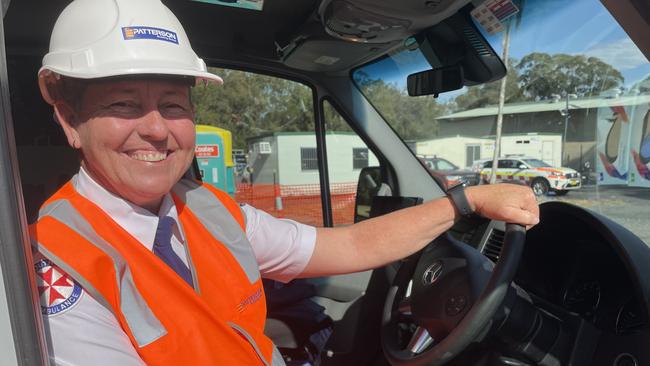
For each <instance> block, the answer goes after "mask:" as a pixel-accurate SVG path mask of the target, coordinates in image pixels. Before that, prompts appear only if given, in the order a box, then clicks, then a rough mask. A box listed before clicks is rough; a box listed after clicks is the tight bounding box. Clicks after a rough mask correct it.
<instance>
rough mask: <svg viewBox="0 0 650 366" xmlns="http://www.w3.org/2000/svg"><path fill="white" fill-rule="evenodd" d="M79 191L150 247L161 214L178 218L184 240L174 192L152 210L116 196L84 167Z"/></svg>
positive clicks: (176, 232)
mask: <svg viewBox="0 0 650 366" xmlns="http://www.w3.org/2000/svg"><path fill="white" fill-rule="evenodd" d="M72 182H73V185H74V188H75V189H76V190H77V192H78V193H79V194H80V195H82V196H83V197H85V198H87V199H88V200H90V201H92V202H94V203H95V204H96V205H97V206H99V207H100V208H101V209H102V210H103V211H104V212H106V213H107V214H108V215H109V216H110V217H111V218H112V219H113V220H114V221H115V222H116V223H117V224H118V225H120V226H121V227H122V228H123V229H124V230H126V231H127V232H128V233H129V234H131V235H132V236H133V237H134V238H135V239H137V240H138V241H139V242H140V243H142V245H144V246H145V247H146V248H147V249H149V250H152V248H153V240H154V237H155V236H156V228H157V227H158V220H159V218H160V217H163V216H169V217H171V218H173V219H174V222H175V225H174V229H173V235H174V237H175V238H176V240H178V241H179V242H180V243H183V233H182V229H181V228H180V226H179V225H178V224H177V223H178V211H176V205H175V204H174V200H173V199H172V197H171V195H170V194H169V193H167V194H166V195H165V196H164V197H163V201H162V203H161V205H160V210H159V212H158V215H155V214H153V213H151V212H150V211H149V210H147V209H144V208H142V207H140V206H137V205H134V204H133V203H131V202H129V201H127V200H125V199H123V198H121V197H119V196H116V195H115V194H113V193H111V192H109V191H108V190H106V188H104V187H102V186H101V185H100V184H99V183H97V182H96V181H95V180H94V179H93V178H92V177H91V176H90V175H89V174H88V173H87V172H86V171H85V170H84V168H83V167H82V168H81V169H79V174H77V175H76V176H75V177H74V178H73V180H72Z"/></svg>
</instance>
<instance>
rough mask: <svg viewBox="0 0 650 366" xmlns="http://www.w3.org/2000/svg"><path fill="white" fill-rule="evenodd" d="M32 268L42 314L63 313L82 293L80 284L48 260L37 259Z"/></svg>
mask: <svg viewBox="0 0 650 366" xmlns="http://www.w3.org/2000/svg"><path fill="white" fill-rule="evenodd" d="M34 268H35V269H36V280H37V284H38V293H39V295H40V300H41V311H42V312H43V314H44V315H56V314H60V313H63V312H65V311H67V310H69V309H71V308H72V307H73V306H74V305H75V304H76V303H77V302H78V301H79V299H80V298H81V295H82V294H83V289H82V288H81V286H79V284H78V283H77V282H75V280H73V279H72V278H71V277H70V276H68V275H67V274H66V273H65V272H63V271H62V270H61V269H59V268H58V267H57V266H55V265H53V264H52V263H51V262H50V261H49V260H47V259H41V260H39V261H37V262H36V263H35V264H34Z"/></svg>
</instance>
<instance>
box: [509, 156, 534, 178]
mask: <svg viewBox="0 0 650 366" xmlns="http://www.w3.org/2000/svg"><path fill="white" fill-rule="evenodd" d="M513 165H514V167H513V169H514V172H513V174H512V181H513V182H515V183H520V184H526V180H527V179H528V180H530V175H531V174H530V167H529V166H528V165H527V164H526V163H524V162H523V161H522V160H513Z"/></svg>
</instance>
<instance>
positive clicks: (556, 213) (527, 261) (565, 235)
mask: <svg viewBox="0 0 650 366" xmlns="http://www.w3.org/2000/svg"><path fill="white" fill-rule="evenodd" d="M567 207H570V209H567ZM540 210H541V212H540V215H541V216H542V217H541V223H540V224H539V225H537V226H536V227H534V228H533V229H531V230H530V231H529V232H528V234H527V237H526V247H525V249H524V254H523V258H522V262H521V264H520V266H519V271H518V273H517V276H516V279H515V282H516V283H517V284H519V285H520V286H521V287H522V288H524V289H525V290H526V291H527V292H528V293H529V294H530V295H531V297H533V299H534V300H535V301H536V302H538V303H540V305H541V306H542V307H544V305H547V306H546V307H547V308H548V310H549V311H550V312H552V313H553V309H554V308H556V309H557V308H560V309H564V310H566V311H568V312H569V313H572V314H577V315H579V316H580V317H582V318H583V319H585V320H586V321H588V322H590V323H592V324H593V325H594V326H595V327H596V328H598V329H600V330H602V331H605V332H611V333H615V334H626V333H630V332H634V331H636V330H638V329H640V328H642V327H644V326H645V325H647V311H646V304H645V303H644V300H643V292H644V291H642V290H641V289H640V288H639V286H640V283H639V279H638V278H636V277H637V276H636V275H635V271H633V270H632V271H631V270H630V269H631V268H630V267H631V264H630V263H626V258H628V257H629V256H630V255H632V253H630V252H629V251H628V249H630V248H628V247H627V244H626V243H625V242H623V241H622V240H619V239H620V238H618V237H617V236H616V234H615V231H617V230H611V229H612V227H610V226H609V225H610V224H614V223H613V222H611V221H609V222H606V221H598V220H589V218H591V219H594V218H595V217H593V216H591V215H589V216H588V215H586V214H585V215H582V214H580V213H579V212H580V211H578V210H582V209H579V208H577V207H575V206H567V205H549V204H546V205H542V206H541V207H540ZM583 212H585V213H586V211H583ZM594 225H596V226H594ZM614 229H623V228H622V227H620V226H618V225H617V227H615V228H614ZM623 230H625V229H623ZM612 231H614V233H612ZM627 234H629V235H631V233H629V232H627ZM645 249H646V251H648V249H647V248H645ZM632 251H634V250H633V249H632ZM640 270H643V269H640ZM641 273H643V272H641ZM644 276H645V277H647V273H644Z"/></svg>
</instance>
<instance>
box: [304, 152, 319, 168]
mask: <svg viewBox="0 0 650 366" xmlns="http://www.w3.org/2000/svg"><path fill="white" fill-rule="evenodd" d="M300 169H301V170H318V157H317V156H316V148H315V147H301V148H300Z"/></svg>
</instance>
